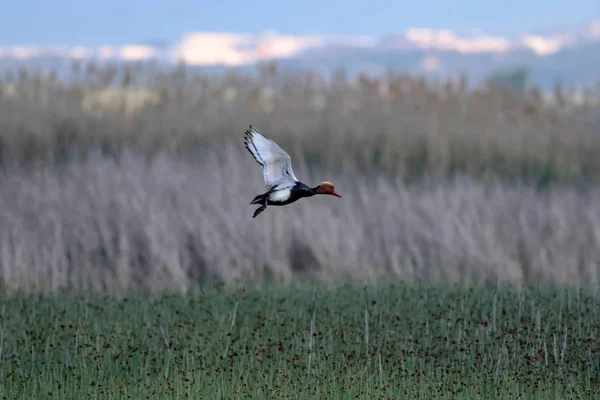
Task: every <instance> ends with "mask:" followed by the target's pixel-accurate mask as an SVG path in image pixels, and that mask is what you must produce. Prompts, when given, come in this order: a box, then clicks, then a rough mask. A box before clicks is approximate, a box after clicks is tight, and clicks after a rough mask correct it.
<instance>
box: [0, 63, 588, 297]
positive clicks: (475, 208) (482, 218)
mask: <svg viewBox="0 0 600 400" xmlns="http://www.w3.org/2000/svg"><path fill="white" fill-rule="evenodd" d="M121 72H122V71H121ZM259 72H260V73H259V74H258V76H256V77H252V76H244V75H241V74H234V73H231V74H228V75H226V76H224V77H209V76H206V75H202V74H199V73H194V72H191V71H189V70H185V69H178V70H177V71H175V72H172V73H168V72H165V71H160V70H158V69H152V68H150V67H141V66H140V67H138V68H137V69H129V70H125V73H121V75H119V73H120V72H119V71H118V70H110V69H108V70H107V69H100V68H97V67H94V66H93V65H88V66H87V67H85V68H82V69H81V68H80V69H78V70H76V71H74V75H73V77H74V78H73V80H72V81H70V82H64V81H61V80H59V79H58V78H57V77H56V76H53V75H50V76H41V75H36V74H35V73H32V72H30V71H21V72H20V73H18V74H15V73H14V72H10V73H5V74H4V81H3V82H2V84H1V85H0V87H1V88H2V89H1V93H0V99H1V100H0V109H1V110H2V112H0V157H1V158H0V165H1V166H2V179H0V204H1V205H0V281H1V282H2V283H3V285H4V286H5V287H6V288H9V289H11V290H26V289H31V288H36V289H41V290H44V291H50V292H55V291H58V290H60V289H63V288H71V289H78V290H86V291H91V292H105V293H121V292H126V291H128V290H138V291H147V292H157V291H161V290H165V289H172V290H177V291H182V292H185V291H187V290H189V288H190V287H192V286H193V285H194V284H196V283H201V282H206V281H208V280H213V281H218V282H223V283H235V282H248V281H259V280H263V279H265V278H269V279H275V280H277V281H279V282H283V283H289V282H292V281H294V280H297V279H299V278H300V277H306V278H311V279H312V278H316V279H320V280H324V281H339V280H349V281H356V280H363V279H366V278H383V277H394V278H398V279H403V280H408V281H411V280H420V279H425V280H428V281H440V280H443V281H453V282H462V283H468V282H472V281H490V280H491V281H503V282H510V283H512V284H517V285H535V284H539V283H541V282H554V283H563V284H567V285H584V284H591V285H595V284H597V282H598V265H599V263H600V237H599V233H598V232H600V206H598V204H600V202H599V201H598V199H599V196H600V189H599V188H598V187H597V186H595V184H594V179H595V178H597V177H598V173H599V172H600V159H599V158H598V157H597V151H598V149H600V147H599V144H600V142H598V141H599V140H600V135H599V134H600V130H599V129H598V126H599V121H598V115H599V114H598V111H599V109H600V107H599V106H598V102H597V96H596V94H595V92H594V91H592V90H591V89H590V90H588V91H586V92H585V95H584V96H583V97H582V98H581V99H580V100H578V101H576V99H575V97H573V96H572V95H569V93H568V91H565V90H562V89H560V87H557V90H556V92H555V93H554V94H553V96H552V98H551V100H552V101H550V100H548V98H547V97H546V96H545V95H544V94H542V93H540V92H539V91H537V90H535V89H531V90H529V91H528V92H526V93H523V94H517V93H514V92H511V91H508V90H506V89H502V88H498V87H494V86H489V87H475V88H473V87H470V86H469V84H468V82H467V80H466V79H465V78H464V77H463V78H462V79H461V80H458V81H448V82H441V83H440V82H438V83H437V84H429V83H427V82H426V81H424V80H420V79H417V78H414V77H409V76H404V75H401V74H398V73H393V72H390V73H389V75H388V76H387V77H386V78H382V79H379V80H376V79H373V78H368V77H366V76H361V77H360V78H359V79H358V80H357V81H351V80H349V79H347V78H345V77H344V76H343V74H342V73H339V74H337V75H334V76H332V77H329V79H325V77H322V76H319V75H316V74H312V73H305V74H297V75H287V74H285V73H283V72H281V71H278V70H277V69H276V68H274V67H268V68H265V69H263V70H260V71H259ZM249 124H253V125H255V126H257V127H258V128H259V129H260V130H262V131H263V132H264V133H265V134H267V135H268V136H269V137H272V138H274V139H275V140H276V141H277V142H278V143H279V144H280V145H282V146H283V147H284V148H286V149H287V150H288V151H289V152H290V154H291V155H292V157H293V160H294V170H295V172H296V174H297V175H298V176H299V177H300V179H301V180H303V181H304V182H306V183H308V184H310V185H316V184H317V183H318V182H320V181H322V180H331V181H333V182H334V183H335V185H336V189H337V190H338V192H340V193H341V194H342V195H343V198H342V199H337V198H325V197H315V198H312V199H309V200H306V199H305V200H301V201H299V202H298V203H296V204H293V205H290V206H288V207H284V208H275V207H270V208H268V209H267V211H266V212H265V213H263V214H261V215H260V216H259V218H257V219H255V220H253V219H252V212H253V209H254V206H249V205H248V203H249V201H250V200H251V199H252V198H253V197H254V196H255V195H256V194H259V193H262V192H263V191H264V185H263V182H262V174H261V171H260V167H259V165H258V164H256V163H255V162H254V160H253V159H252V158H251V156H250V154H248V153H247V152H246V150H245V149H244V147H243V132H244V130H245V129H246V127H247V126H248V125H249Z"/></svg>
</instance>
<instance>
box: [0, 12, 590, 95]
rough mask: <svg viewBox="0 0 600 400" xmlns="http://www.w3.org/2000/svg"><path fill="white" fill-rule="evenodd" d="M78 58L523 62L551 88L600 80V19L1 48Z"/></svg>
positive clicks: (445, 65)
mask: <svg viewBox="0 0 600 400" xmlns="http://www.w3.org/2000/svg"><path fill="white" fill-rule="evenodd" d="M73 59H80V60H95V61H96V62H98V63H122V62H130V61H141V60H149V59H152V60H154V61H155V62H156V63H157V64H158V65H162V66H173V65H174V64H176V63H177V62H178V61H184V62H185V63H186V64H187V65H189V66H191V67H193V68H197V69H201V70H204V71H210V72H211V73H220V72H223V71H225V70H226V69H227V68H236V69H239V70H242V71H252V70H256V66H257V65H258V64H261V63H263V62H266V61H268V62H271V61H276V62H277V63H278V64H279V65H280V66H281V67H282V68H284V69H286V70H301V69H305V68H312V69H315V70H317V71H320V72H323V73H331V72H333V71H334V70H336V69H338V68H344V70H345V71H346V72H347V73H348V74H349V75H350V76H352V75H355V74H356V73H359V72H366V73H368V74H371V75H377V74H380V73H383V72H384V71H386V70H387V69H388V68H391V69H394V70H398V71H404V72H409V73H412V74H419V75H424V76H429V77H436V76H448V75H450V76H457V75H458V74H460V73H463V72H464V73H467V74H468V75H469V76H470V79H471V81H472V82H477V81H480V80H482V79H485V78H486V77H487V76H489V74H490V73H492V72H493V71H497V70H506V69H511V68H521V67H522V68H526V69H527V70H528V71H529V73H530V77H531V78H532V80H533V81H534V82H535V83H537V84H538V85H541V86H542V87H544V88H547V89H549V88H551V87H552V86H553V85H554V84H555V83H556V82H557V81H561V82H563V83H565V84H569V85H571V84H576V85H590V84H595V83H597V82H598V81H600V21H597V22H593V23H590V24H589V25H587V26H582V27H575V28H569V29H562V30H547V31H545V32H536V33H527V34H524V35H521V36H519V37H515V38H505V37H498V36H496V37H494V36H486V35H482V34H474V35H471V36H460V35H457V34H455V33H453V32H452V31H448V30H437V31H436V30H431V29H427V28H415V29H409V30H408V31H406V32H404V33H402V34H394V35H388V36H386V37H382V38H374V37H341V38H332V37H321V36H304V37H299V36H281V35H278V34H277V33H272V32H268V33H266V34H263V35H244V34H228V33H191V34H189V35H186V36H184V37H183V38H182V39H181V40H180V41H179V42H177V43H174V44H169V43H163V42H160V41H152V42H148V43H146V44H144V45H128V46H120V47H111V46H103V47H101V48H97V49H92V48H85V47H77V48H47V47H46V48H42V47H36V46H20V47H6V48H0V70H2V69H7V68H10V69H14V68H16V67H19V66H23V65H25V66H28V67H31V68H33V69H36V70H41V71H48V70H55V71H58V72H59V75H60V76H63V75H64V76H68V75H69V74H70V71H71V64H72V60H73Z"/></svg>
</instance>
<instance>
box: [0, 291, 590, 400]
mask: <svg viewBox="0 0 600 400" xmlns="http://www.w3.org/2000/svg"><path fill="white" fill-rule="evenodd" d="M313 296H314V297H313ZM313 299H314V300H313ZM1 302H2V305H1V307H2V310H1V312H2V328H1V333H0V335H1V342H0V349H1V360H0V396H1V397H3V398H5V399H46V398H53V399H55V398H59V399H87V398H131V399H145V398H195V399H199V398H203V399H204V398H207V399H208V398H210V399H217V398H253V399H263V398H289V399H338V398H347V399H350V398H352V399H354V398H368V399H389V398H392V399H398V398H407V399H413V398H425V399H429V398H447V399H461V398H465V399H466V398H469V399H470V398H505V399H516V398H538V399H567V398H592V397H594V395H595V396H600V383H599V378H600V374H599V367H600V365H599V363H598V358H597V354H596V347H597V333H598V325H599V324H598V321H599V319H598V309H599V307H598V306H599V299H598V297H597V293H596V292H595V291H591V290H583V289H560V290H559V289H551V288H543V289H535V290H523V291H517V290H515V289H505V288H496V287H494V286H488V287H472V288H460V287H458V286H444V287H442V286H423V285H418V284H413V285H407V284H399V285H392V284H385V285H367V286H364V287H357V286H356V287H351V286H344V285H337V286H324V285H317V286H316V287H314V288H313V287H308V286H304V287H296V288H283V287H269V286H264V287H262V288H261V289H239V288H238V289H235V290H233V289H224V288H222V287H221V288H218V287H211V288H210V289H202V290H198V291H196V292H194V293H189V294H188V295H185V296H183V295H172V296H169V295H162V296H161V297H152V298H150V297H146V298H144V297H140V296H132V297H127V298H119V299H116V298H109V297H105V298H101V297H88V296H86V297H76V296H74V295H66V294H63V295H57V296H56V297H53V298H41V297H37V298H36V297H35V296H25V295H23V296H21V297H19V296H17V297H10V298H9V297H3V298H2V299H1ZM311 333H312V336H311ZM596 398H597V397H596Z"/></svg>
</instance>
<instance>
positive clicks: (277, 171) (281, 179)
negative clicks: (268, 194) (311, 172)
mask: <svg viewBox="0 0 600 400" xmlns="http://www.w3.org/2000/svg"><path fill="white" fill-rule="evenodd" d="M244 144H245V145H246V148H247V149H248V151H249V152H250V154H252V156H253V157H254V159H255V160H256V162H258V163H259V164H260V165H262V167H263V176H264V179H265V185H267V188H268V189H271V188H273V187H275V186H279V187H280V188H282V187H289V186H293V185H295V184H296V182H298V178H296V176H295V175H294V171H293V170H292V159H291V158H290V156H289V155H288V153H286V152H285V151H284V150H283V149H282V148H281V147H279V146H278V145H277V143H275V142H274V141H272V140H270V139H267V138H266V137H264V136H263V135H262V133H260V131H259V130H258V129H256V128H254V127H253V126H252V125H250V128H248V129H247V130H246V132H245V135H244Z"/></svg>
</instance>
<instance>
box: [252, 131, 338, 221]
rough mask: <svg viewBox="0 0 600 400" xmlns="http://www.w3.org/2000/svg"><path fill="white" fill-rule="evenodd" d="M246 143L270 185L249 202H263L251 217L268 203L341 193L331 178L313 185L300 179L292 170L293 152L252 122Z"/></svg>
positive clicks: (287, 201)
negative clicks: (280, 145) (329, 180)
mask: <svg viewBox="0 0 600 400" xmlns="http://www.w3.org/2000/svg"><path fill="white" fill-rule="evenodd" d="M244 144H245V145H246V149H248V151H249V152H250V154H252V156H253V157H254V159H255V160H256V162H258V163H259V164H260V165H261V166H262V167H263V177H264V180H265V185H266V186H267V191H266V192H265V193H263V194H259V195H258V196H256V197H255V198H254V200H252V201H251V202H250V204H260V207H259V208H257V209H256V211H254V215H252V218H256V217H257V216H258V215H259V214H260V213H261V212H263V211H264V210H265V209H266V208H267V205H269V206H285V205H286V204H290V203H293V202H295V201H296V200H299V199H301V198H303V197H312V196H314V195H316V194H329V195H332V196H336V197H340V198H341V197H342V196H340V195H339V194H337V193H336V191H335V188H334V186H333V184H332V183H331V182H328V181H324V182H321V183H320V184H319V185H317V186H316V187H314V188H311V187H308V186H307V185H305V184H304V183H302V182H300V181H299V180H298V178H296V176H295V175H294V171H293V170H292V159H291V158H290V156H289V155H288V154H287V153H286V152H285V151H284V150H283V149H282V148H281V147H279V146H278V145H277V143H275V142H274V141H272V140H270V139H267V138H266V137H264V136H263V134H262V133H261V132H260V131H259V130H258V129H256V128H254V127H253V126H252V125H250V128H248V129H247V130H246V132H245V135H244Z"/></svg>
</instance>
